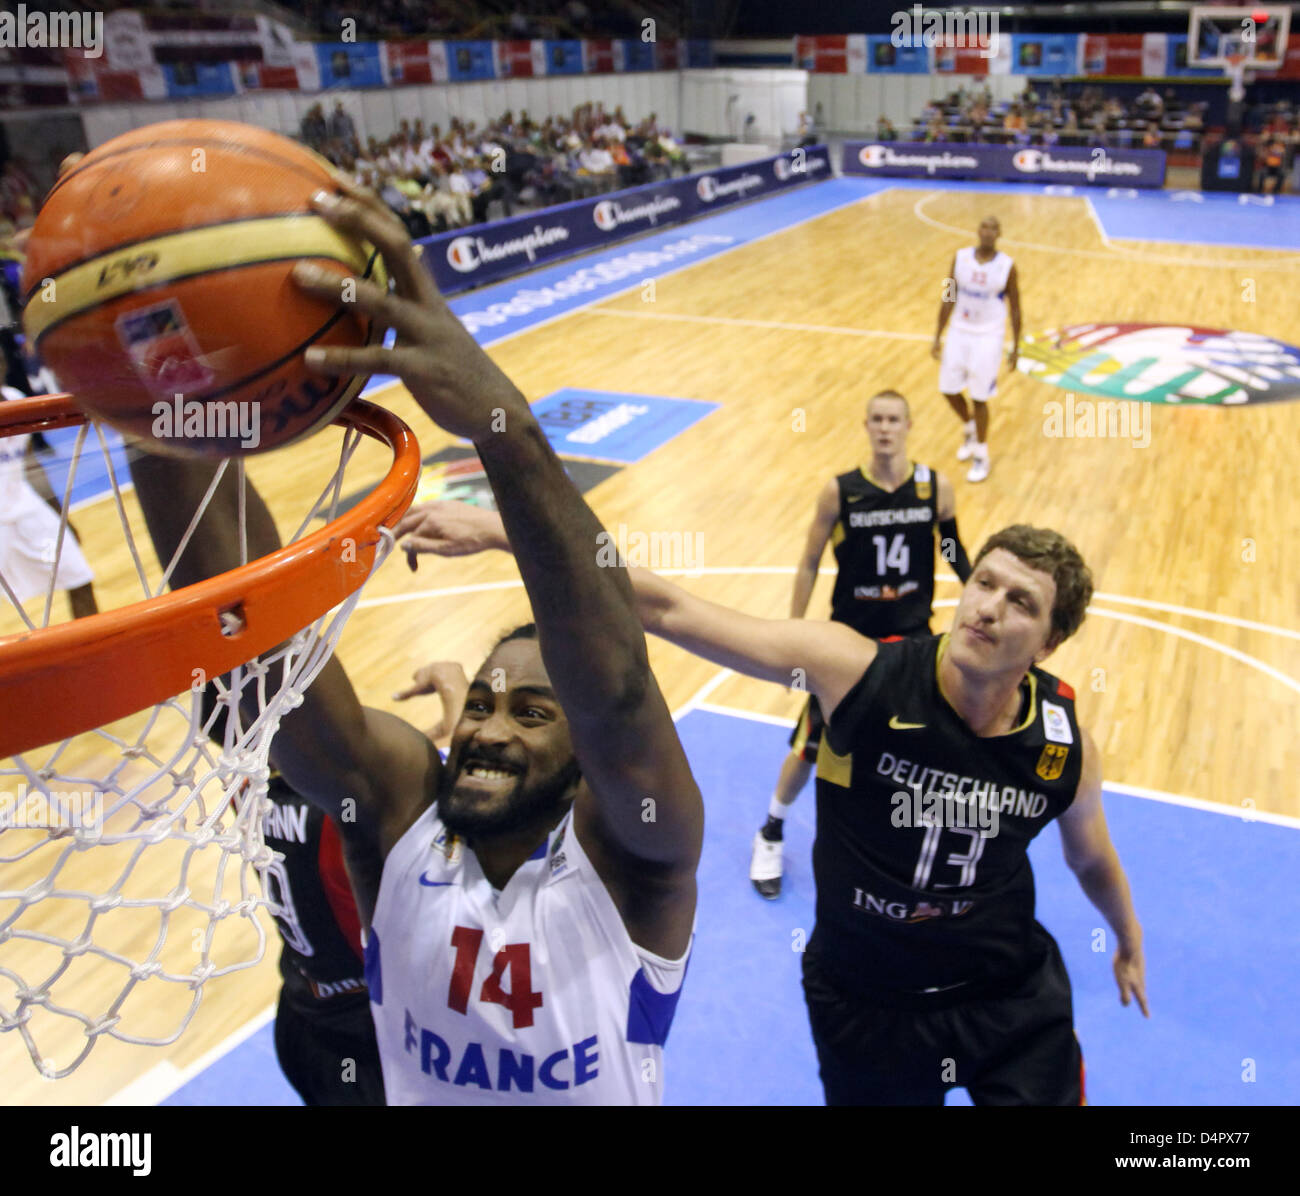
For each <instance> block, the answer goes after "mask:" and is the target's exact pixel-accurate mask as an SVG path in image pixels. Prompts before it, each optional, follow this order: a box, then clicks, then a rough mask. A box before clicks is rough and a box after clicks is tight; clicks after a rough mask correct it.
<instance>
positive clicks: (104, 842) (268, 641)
mask: <svg viewBox="0 0 1300 1196" xmlns="http://www.w3.org/2000/svg"><path fill="white" fill-rule="evenodd" d="M85 423H86V420H85V416H84V415H83V414H82V413H81V412H80V411H79V410H78V409H77V407H76V406H75V404H74V403H73V401H72V399H71V398H70V397H69V396H67V395H59V396H55V397H42V398H38V399H27V400H21V401H12V402H7V403H3V404H0V436H14V435H18V434H21V433H30V432H35V431H49V430H51V429H55V428H64V427H73V426H77V425H83V426H82V427H81V430H80V433H79V435H78V438H77V442H76V446H75V449H74V451H73V456H72V460H71V462H70V468H69V474H68V482H67V486H66V488H65V493H64V501H63V512H64V514H63V518H62V524H61V527H60V531H59V537H58V540H57V547H56V549H55V552H56V559H55V561H54V568H53V569H52V570H51V580H50V586H51V592H50V593H49V594H47V596H46V601H45V604H44V616H43V619H42V623H41V625H36V624H34V623H33V621H32V620H31V619H30V618H29V617H28V615H27V614H26V613H25V612H24V611H23V609H22V606H21V604H20V603H18V602H17V600H16V596H15V595H13V593H12V591H11V590H10V589H9V587H8V586H7V585H5V584H0V604H3V602H4V601H5V598H6V595H7V596H8V598H9V600H10V601H12V602H13V604H14V605H15V606H16V607H17V609H18V613H19V615H20V616H21V618H22V620H23V622H24V624H25V625H26V630H24V631H21V632H19V633H17V634H14V635H7V636H3V637H0V712H3V713H2V714H0V1043H2V1042H3V1041H4V1036H5V1035H6V1034H7V1033H9V1032H16V1033H17V1034H18V1035H19V1036H20V1037H21V1039H22V1041H23V1043H24V1044H25V1046H26V1048H27V1050H28V1053H29V1054H30V1055H31V1058H32V1061H33V1063H34V1064H35V1065H36V1067H37V1069H38V1070H39V1071H40V1072H41V1074H42V1075H44V1076H45V1077H47V1078H49V1079H58V1078H61V1077H63V1076H66V1075H68V1074H69V1073H70V1072H72V1071H73V1070H74V1069H75V1068H76V1067H77V1066H79V1065H80V1064H81V1063H82V1062H83V1061H84V1060H85V1058H86V1057H87V1056H88V1055H89V1053H90V1051H91V1050H92V1048H93V1047H94V1045H95V1043H96V1042H97V1041H98V1040H99V1038H100V1037H102V1036H104V1035H108V1036H109V1037H112V1038H116V1039H119V1040H121V1041H123V1042H129V1043H136V1044H141V1045H150V1046H163V1045H166V1044H168V1043H171V1042H175V1041H176V1039H177V1038H179V1037H180V1035H181V1034H182V1033H183V1032H184V1030H185V1028H186V1027H187V1026H188V1025H189V1023H190V1021H191V1019H192V1018H193V1016H194V1014H195V1012H196V1011H197V1009H198V1006H199V1002H200V999H201V997H202V993H203V986H204V984H205V983H206V982H207V981H208V980H210V979H212V978H213V977H216V976H221V975H225V974H228V973H230V972H233V971H237V970H240V969H243V968H248V967H252V966H254V965H256V964H257V963H258V962H260V960H261V958H262V955H263V952H264V949H265V944H266V936H265V931H264V929H263V926H262V923H261V921H260V919H259V916H258V912H259V910H262V909H267V910H271V909H273V905H272V902H271V900H270V899H269V897H268V896H267V895H266V894H267V892H268V888H267V886H265V885H264V884H263V883H262V880H263V878H264V877H265V876H266V874H267V872H268V870H270V869H272V868H274V867H275V865H276V862H277V861H276V858H275V856H274V853H273V852H272V851H271V850H270V849H269V848H268V847H267V846H266V844H265V842H264V840H263V835H262V816H263V814H264V812H265V811H266V809H267V806H268V800H267V797H266V790H267V780H268V777H269V769H268V756H269V750H270V744H271V739H272V737H273V736H274V734H275V732H276V729H277V727H278V726H279V723H280V719H281V718H282V717H283V715H284V714H285V713H286V712H287V711H288V710H291V709H292V708H293V707H294V706H296V705H297V704H298V703H299V702H300V701H301V695H302V693H303V691H304V690H305V689H306V688H307V687H308V686H309V685H310V684H311V683H312V681H313V680H314V679H315V678H316V676H317V675H318V674H319V673H320V670H321V669H322V668H323V667H324V665H325V663H326V662H327V661H328V660H329V657H330V654H331V653H332V652H333V650H334V646H335V644H336V643H337V642H338V638H339V636H340V635H341V633H342V631H343V626H344V624H345V622H346V621H347V619H348V617H349V616H350V615H351V613H352V610H353V609H354V608H355V606H356V603H357V601H358V599H359V598H360V594H361V589H362V587H363V586H364V585H365V583H366V582H367V581H368V580H369V578H370V577H371V576H372V575H373V573H374V571H375V570H376V569H377V568H378V567H379V565H380V564H381V563H382V562H383V561H384V560H385V559H386V557H387V555H388V553H389V552H390V551H391V550H392V547H393V535H392V531H391V529H392V528H393V527H394V526H395V525H396V523H397V521H398V519H400V518H401V516H402V514H403V513H404V512H405V511H406V509H407V507H409V506H410V504H411V501H412V499H413V498H414V496H415V488H416V483H417V480H418V476H419V469H420V453H419V446H418V445H417V444H416V441H415V437H414V435H413V434H412V432H411V431H410V429H409V428H407V427H406V425H405V424H404V423H403V422H402V421H401V420H400V419H398V418H397V416H395V415H393V414H391V413H390V412H388V411H385V410H383V409H382V408H380V407H376V406H374V405H373V404H370V403H365V402H356V403H354V404H353V405H352V406H351V407H349V408H348V409H347V410H346V411H345V412H344V413H343V414H342V415H340V416H339V417H338V418H337V419H336V420H335V423H336V424H338V425H341V426H342V427H343V428H344V429H345V433H344V435H343V439H342V447H341V451H340V456H339V465H338V468H337V469H336V470H335V472H334V474H333V476H332V477H330V479H329V480H328V482H326V484H325V486H324V487H323V489H322V491H321V494H320V497H319V498H317V499H316V500H315V502H314V503H313V504H312V505H311V509H310V510H309V511H308V512H307V513H306V515H305V517H304V518H303V519H302V523H301V526H300V527H299V528H298V530H297V533H296V534H295V535H294V536H293V537H292V539H291V540H290V542H289V543H288V544H287V545H286V546H285V547H283V548H282V549H280V550H279V551H278V552H275V553H272V554H271V555H269V556H267V557H264V558H262V559H260V560H254V561H248V562H246V563H244V564H242V565H241V566H240V567H239V568H237V569H234V570H232V571H230V572H229V573H225V574H221V575H219V576H217V577H212V578H209V579H207V580H205V581H202V582H200V583H198V584H196V585H192V586H187V587H185V588H183V589H180V590H175V591H172V592H167V591H166V583H167V579H168V578H169V577H170V576H171V574H172V571H173V570H174V568H175V565H176V561H175V560H173V561H171V562H163V566H164V573H163V578H162V581H161V582H160V583H159V584H158V585H157V586H156V587H153V586H151V584H150V582H149V580H148V578H147V576H146V573H145V569H144V567H143V565H142V563H141V561H142V554H141V552H140V551H139V549H138V547H137V544H136V539H135V536H134V534H133V532H132V530H131V524H130V520H129V519H128V516H127V512H126V508H125V506H124V503H123V497H122V490H121V482H122V481H123V480H124V479H119V478H118V476H117V470H116V466H115V464H114V462H113V459H112V456H111V454H110V451H109V447H108V443H107V442H106V440H105V437H104V433H103V431H102V429H100V428H99V426H98V425H91V427H93V431H94V436H95V437H96V438H97V440H98V445H99V449H100V451H101V452H102V454H103V457H104V461H105V465H106V468H107V473H108V477H109V480H110V483H111V486H112V498H113V500H114V502H115V503H116V507H117V513H118V516H119V519H120V521H121V524H122V528H123V531H124V533H125V535H126V539H127V543H128V547H129V549H130V554H131V559H132V561H133V562H134V564H135V569H136V572H137V574H138V576H139V581H140V584H141V586H142V589H143V591H144V597H143V600H142V601H139V602H136V603H134V604H133V605H130V606H126V607H123V608H121V609H118V610H113V611H107V612H104V613H101V614H97V615H92V616H89V617H87V618H83V619H79V620H76V621H74V622H71V623H63V624H59V625H55V626H49V625H48V622H49V614H50V609H51V602H52V599H53V592H52V588H53V585H54V579H55V577H56V575H57V573H58V560H57V553H58V551H59V548H61V546H62V544H63V543H64V542H65V540H66V539H67V537H68V534H69V533H68V531H67V526H66V525H67V510H68V505H69V502H70V500H71V493H72V486H73V480H74V478H75V476H76V472H77V465H78V462H79V461H80V458H81V453H82V449H83V447H84V446H85V444H86V442H87V440H88V439H89V437H88V435H87V431H88V429H87V427H86V426H85ZM363 436H366V437H370V438H372V439H374V440H377V441H379V442H380V443H382V444H384V445H386V446H387V447H388V449H389V450H391V452H392V455H393V461H392V465H391V467H390V468H389V471H388V473H387V475H386V476H385V477H384V479H383V480H382V481H381V482H380V483H379V484H378V485H377V486H375V487H374V488H373V490H371V492H370V493H369V494H367V495H366V496H365V497H363V498H362V499H361V500H360V501H359V502H358V503H356V504H355V505H354V506H352V507H350V508H349V509H348V510H346V511H343V512H342V513H340V512H339V509H338V508H339V499H340V495H341V493H342V483H343V478H344V474H345V471H346V469H347V466H348V463H349V461H350V460H351V459H352V457H353V455H354V453H355V451H356V449H357V446H358V445H359V444H360V442H361V439H362V437H363ZM92 451H93V450H92ZM218 468H219V470H220V471H221V472H219V473H218V474H217V479H219V478H220V477H221V476H222V474H223V473H224V471H225V470H227V469H235V470H236V471H238V475H239V486H240V503H239V511H240V523H241V527H240V542H241V544H246V543H247V537H246V534H245V533H246V528H245V527H244V526H242V524H243V523H244V514H245V502H244V500H243V494H244V490H243V485H244V477H243V472H242V471H243V468H244V466H243V462H242V461H241V460H239V459H232V460H227V461H224V462H222V464H221V465H220V466H219V467H218ZM216 486H217V482H216V480H214V482H213V485H212V487H211V488H210V489H209V490H208V492H207V494H206V495H205V497H204V499H203V501H202V502H201V504H200V507H199V510H198V511H196V512H195V514H194V516H193V518H192V520H191V523H190V527H189V530H188V531H187V533H186V535H185V536H184V537H183V538H182V540H181V543H180V547H179V548H178V550H177V556H179V555H180V553H181V552H183V550H184V547H185V545H186V544H187V543H188V541H189V539H190V536H191V534H192V533H193V531H194V528H195V527H196V526H197V524H198V521H199V519H200V517H201V516H202V514H203V512H204V511H205V510H206V508H207V506H208V502H209V500H210V499H211V497H212V495H213V493H214V492H215V491H216ZM318 518H323V519H326V520H327V521H328V522H327V523H326V525H325V526H324V527H323V528H319V529H318V530H316V531H309V530H308V529H310V528H311V526H312V524H313V522H314V521H315V520H316V519H318ZM349 545H350V548H349V547H347V546H349ZM345 549H346V550H345ZM145 551H146V553H148V552H151V550H150V549H149V548H148V546H147V545H146V547H145ZM0 583H3V579H2V578H0ZM208 683H210V684H211V688H212V689H213V690H214V691H215V693H216V703H215V706H213V705H212V704H211V703H210V702H209V704H208V705H209V708H208V709H207V711H206V714H205V709H204V704H203V703H202V702H201V700H200V699H201V698H202V696H203V692H204V689H205V687H206V686H207V685H208ZM178 695H179V696H178ZM226 714H231V715H236V714H237V715H238V716H237V717H226V718H224V733H223V740H222V742H221V744H220V745H219V746H218V744H217V743H214V742H213V741H212V740H210V739H209V736H208V730H209V729H210V728H212V727H213V725H214V723H216V721H217V720H218V718H221V717H222V716H224V715H226ZM110 724H113V725H110ZM227 956H231V958H229V959H228V958H227ZM87 1006H93V1008H87ZM56 1057H57V1058H60V1059H62V1060H63V1062H55V1061H54V1060H55V1058H56Z"/></svg>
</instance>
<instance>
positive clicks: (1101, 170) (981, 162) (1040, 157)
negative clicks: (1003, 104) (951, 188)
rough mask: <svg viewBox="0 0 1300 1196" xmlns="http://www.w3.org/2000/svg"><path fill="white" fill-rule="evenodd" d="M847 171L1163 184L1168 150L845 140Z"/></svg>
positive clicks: (890, 175)
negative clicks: (1165, 152) (1166, 151)
mask: <svg viewBox="0 0 1300 1196" xmlns="http://www.w3.org/2000/svg"><path fill="white" fill-rule="evenodd" d="M842 170H843V172H844V173H845V174H857V175H867V176H883V177H886V178H932V179H977V180H983V181H987V182H1000V183H1064V184H1074V183H1083V184H1089V185H1092V186H1097V187H1116V186H1123V187H1163V186H1164V183H1165V154H1164V151H1163V150H1148V149H1110V148H1108V147H1103V146H1099V145H1094V146H1087V145H1079V146H1072V145H1034V146H1028V145H1026V146H1015V145H979V144H967V143H964V142H944V141H930V142H927V141H846V142H845V143H844V159H843V164H842Z"/></svg>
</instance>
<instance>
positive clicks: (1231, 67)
mask: <svg viewBox="0 0 1300 1196" xmlns="http://www.w3.org/2000/svg"><path fill="white" fill-rule="evenodd" d="M1223 71H1224V74H1226V75H1227V76H1228V80H1229V82H1228V102H1229V103H1232V104H1240V103H1242V102H1244V101H1245V99H1246V83H1247V82H1248V80H1247V79H1246V56H1245V55H1244V54H1228V55H1225V57H1224V66H1223ZM1254 81H1255V80H1254V76H1253V75H1252V76H1251V78H1250V80H1249V82H1252V83H1253V82H1254Z"/></svg>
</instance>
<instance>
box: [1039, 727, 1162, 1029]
mask: <svg viewBox="0 0 1300 1196" xmlns="http://www.w3.org/2000/svg"><path fill="white" fill-rule="evenodd" d="M1080 730H1081V738H1082V740H1083V746H1082V750H1083V774H1082V775H1081V776H1080V778H1079V789H1078V792H1077V793H1076V795H1075V798H1074V801H1073V802H1071V803H1070V806H1069V808H1068V809H1067V810H1066V811H1065V813H1064V814H1062V815H1061V818H1060V827H1061V847H1062V848H1063V849H1064V851H1065V862H1066V863H1067V864H1068V865H1069V866H1070V870H1071V871H1072V872H1073V873H1074V875H1075V877H1076V878H1077V879H1078V881H1079V887H1080V888H1081V889H1083V891H1084V892H1085V893H1086V894H1087V895H1088V900H1089V901H1091V902H1092V903H1093V905H1095V906H1096V907H1097V909H1098V910H1099V911H1100V912H1101V914H1102V915H1103V916H1104V917H1105V919H1106V921H1107V922H1109V923H1110V927H1111V929H1112V930H1113V931H1114V932H1115V936H1116V938H1117V940H1118V943H1117V946H1116V949H1115V981H1116V983H1117V984H1118V985H1119V999H1120V1003H1121V1004H1122V1005H1127V1004H1128V1003H1129V998H1130V996H1132V997H1136V998H1137V1003H1138V1007H1139V1008H1140V1009H1141V1010H1142V1016H1143V1017H1149V1016H1150V1014H1149V1013H1148V1012H1147V990H1146V964H1145V962H1144V960H1143V957H1142V927H1141V926H1140V925H1139V924H1138V920H1137V914H1136V913H1134V912H1133V897H1132V894H1131V893H1130V892H1129V887H1128V878H1127V877H1126V876H1125V875H1124V867H1123V865H1122V864H1121V863H1120V862H1119V855H1118V854H1117V853H1116V851H1115V845H1114V844H1113V843H1112V842H1111V841H1110V831H1109V830H1108V829H1107V827H1106V815H1105V812H1104V811H1103V810H1102V805H1101V753H1100V752H1099V751H1098V750H1097V745H1096V744H1095V743H1094V742H1093V739H1092V736H1091V735H1089V734H1088V732H1087V731H1083V730H1082V728H1080Z"/></svg>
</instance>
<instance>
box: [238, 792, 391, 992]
mask: <svg viewBox="0 0 1300 1196" xmlns="http://www.w3.org/2000/svg"><path fill="white" fill-rule="evenodd" d="M268 796H269V798H270V805H269V806H268V807H267V810H266V814H265V816H264V817H263V821H262V828H263V832H264V834H265V837H266V842H267V846H268V847H270V848H271V849H272V850H274V851H277V852H280V853H282V854H283V856H284V858H283V859H282V860H277V861H276V862H275V863H274V864H273V865H272V866H271V869H270V872H269V875H268V885H267V889H268V892H267V896H268V897H269V898H270V899H271V900H272V901H273V902H275V907H274V908H275V909H277V910H278V912H277V913H276V914H275V920H276V925H277V927H278V929H279V931H280V937H281V939H283V940H284V948H283V950H282V951H281V952H280V975H281V976H282V977H283V978H284V985H285V990H286V992H287V993H288V995H289V996H290V998H291V999H293V1001H294V1003H295V1004H297V1005H300V1006H304V1005H305V1006H308V1007H310V1008H312V1009H325V1008H328V1009H329V1010H335V1009H337V1010H340V1011H342V1010H343V1009H344V1008H346V1007H350V1006H352V1005H356V1006H357V1007H358V1008H364V1009H365V1011H366V1013H367V1015H368V1014H369V1009H370V1005H369V995H368V993H367V991H366V983H365V979H364V971H365V968H364V960H363V957H362V954H361V921H360V918H359V917H358V915H357V906H356V900H355V899H354V898H353V896H352V886H351V883H350V882H349V880H348V874H347V870H346V868H345V867H344V865H343V844H342V840H341V838H340V836H339V832H338V829H337V828H336V827H335V825H334V823H333V822H331V821H330V820H329V818H327V817H326V816H325V814H324V813H322V812H321V811H320V810H319V809H317V808H316V807H315V806H313V805H312V804H311V803H310V802H308V801H307V800H306V798H303V797H299V796H298V794H297V793H295V792H294V791H293V790H292V789H290V788H289V786H288V784H287V783H286V782H285V781H284V779H283V778H282V777H281V776H280V775H279V774H278V773H274V772H273V773H272V774H271V779H270V782H269V785H268Z"/></svg>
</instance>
